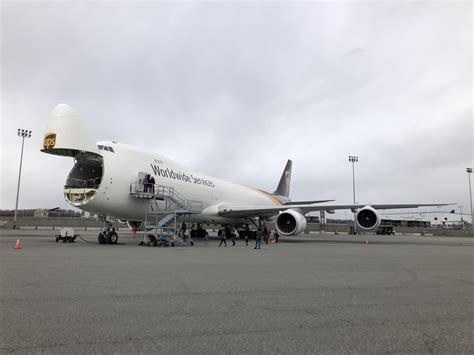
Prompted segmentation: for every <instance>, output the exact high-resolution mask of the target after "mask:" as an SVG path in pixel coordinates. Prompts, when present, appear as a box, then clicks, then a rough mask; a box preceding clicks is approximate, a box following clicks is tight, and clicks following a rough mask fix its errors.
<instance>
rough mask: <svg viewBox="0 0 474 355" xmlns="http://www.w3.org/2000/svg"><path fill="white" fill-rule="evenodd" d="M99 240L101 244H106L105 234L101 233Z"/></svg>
mask: <svg viewBox="0 0 474 355" xmlns="http://www.w3.org/2000/svg"><path fill="white" fill-rule="evenodd" d="M97 240H98V242H99V244H105V235H104V233H102V232H100V233H99V236H98V237H97Z"/></svg>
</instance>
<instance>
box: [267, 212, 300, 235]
mask: <svg viewBox="0 0 474 355" xmlns="http://www.w3.org/2000/svg"><path fill="white" fill-rule="evenodd" d="M275 226H276V229H277V230H278V233H280V234H283V235H294V234H300V233H301V232H303V231H304V230H305V229H306V218H305V216H303V215H302V214H301V213H300V212H298V211H297V210H291V209H290V210H286V211H283V212H281V213H280V214H279V215H278V217H277V218H276V222H275Z"/></svg>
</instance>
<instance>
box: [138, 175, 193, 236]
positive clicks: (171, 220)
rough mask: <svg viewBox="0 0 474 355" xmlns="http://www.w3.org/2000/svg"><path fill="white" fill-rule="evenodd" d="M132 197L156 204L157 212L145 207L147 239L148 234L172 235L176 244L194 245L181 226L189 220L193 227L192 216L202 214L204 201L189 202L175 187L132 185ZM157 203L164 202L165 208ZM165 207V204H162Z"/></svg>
mask: <svg viewBox="0 0 474 355" xmlns="http://www.w3.org/2000/svg"><path fill="white" fill-rule="evenodd" d="M130 195H131V196H133V197H134V198H138V199H142V200H143V199H144V200H149V201H150V202H154V204H155V206H156V207H157V211H153V210H152V211H150V210H148V209H147V208H146V207H145V220H144V221H143V229H144V231H145V238H146V234H147V232H150V231H154V233H155V237H156V236H157V235H158V231H160V234H170V235H171V236H172V238H173V239H174V241H175V243H176V244H182V245H189V244H191V243H192V241H191V239H190V237H188V236H186V235H184V234H183V233H181V230H180V226H181V224H180V223H182V222H184V221H186V219H189V224H188V225H189V226H190V225H191V216H192V215H193V214H199V213H201V212H202V201H196V200H189V199H186V198H185V197H184V196H182V195H181V194H179V193H178V192H177V191H176V189H175V188H174V187H171V186H164V185H157V184H154V185H148V187H147V188H145V187H144V186H143V184H137V183H131V184H130ZM157 201H164V202H165V204H164V207H161V209H160V207H159V206H160V205H159V204H158V203H157ZM161 206H163V204H161Z"/></svg>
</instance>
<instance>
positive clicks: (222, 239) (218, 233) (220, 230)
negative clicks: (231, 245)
mask: <svg viewBox="0 0 474 355" xmlns="http://www.w3.org/2000/svg"><path fill="white" fill-rule="evenodd" d="M217 235H218V237H219V239H220V240H221V242H220V243H219V246H221V245H222V243H224V246H225V247H226V246H227V243H226V241H225V232H224V231H223V230H222V229H219V232H217Z"/></svg>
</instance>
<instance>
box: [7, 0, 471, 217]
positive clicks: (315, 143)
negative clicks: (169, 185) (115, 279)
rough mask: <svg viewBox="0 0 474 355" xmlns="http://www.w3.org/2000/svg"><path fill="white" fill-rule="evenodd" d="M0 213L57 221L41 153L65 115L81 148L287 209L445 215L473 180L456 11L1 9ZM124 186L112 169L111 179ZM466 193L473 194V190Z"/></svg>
mask: <svg viewBox="0 0 474 355" xmlns="http://www.w3.org/2000/svg"><path fill="white" fill-rule="evenodd" d="M0 6H1V36H2V37H1V42H2V43H1V51H2V52H1V60H2V61H1V70H2V71H1V75H2V77H1V105H2V106H1V150H2V152H1V157H2V159H1V162H0V168H1V204H0V208H2V209H13V208H14V207H15V197H16V186H17V179H18V168H19V158H20V149H21V139H20V138H19V137H17V128H26V129H31V130H32V131H33V135H32V137H31V138H30V139H28V140H27V141H26V142H25V152H24V161H23V172H22V182H21V195H20V203H19V208H37V207H46V208H52V207H56V206H60V207H65V206H66V204H65V202H64V198H63V193H62V189H63V185H64V182H65V180H66V177H67V174H68V172H69V170H70V169H71V167H72V165H73V162H72V159H71V158H63V157H56V156H51V155H47V154H43V153H41V152H40V151H39V149H40V147H41V144H42V140H43V135H44V133H45V129H46V122H47V117H48V115H49V114H50V112H51V111H52V110H53V108H54V106H55V105H56V104H58V103H61V102H64V103H67V104H69V105H71V106H72V107H73V108H75V109H76V111H78V112H79V114H80V115H81V117H82V119H83V121H84V123H85V125H86V126H87V127H88V129H89V131H90V132H91V135H93V137H94V138H95V139H96V140H116V141H119V142H123V143H127V144H130V145H133V146H136V147H138V148H142V149H147V150H151V151H156V152H159V153H161V154H163V155H165V156H167V157H169V158H172V159H174V160H176V161H178V162H180V163H182V164H183V165H187V166H189V167H190V168H192V169H194V170H196V171H198V172H202V173H205V174H209V175H212V176H216V177H220V178H223V179H228V180H231V181H235V182H238V183H242V184H246V185H250V186H254V187H258V188H262V189H265V190H268V191H273V190H274V189H275V188H276V186H277V184H278V180H279V178H280V174H281V171H282V169H283V167H284V165H285V163H286V160H287V159H288V158H291V159H292V160H293V176H292V186H291V190H290V194H291V197H292V199H293V200H301V199H326V198H332V199H336V200H337V202H340V203H349V202H352V170H351V164H350V163H349V162H348V155H349V154H353V155H358V156H359V162H358V163H357V164H356V190H357V200H358V202H373V203H375V202H378V203H392V202H393V203H416V202H424V203H430V202H431V203H433V202H458V203H461V204H462V205H464V206H465V208H464V210H465V211H468V208H469V189H468V176H467V173H466V167H468V166H471V167H472V166H473V138H472V137H473V112H472V108H473V107H472V104H473V95H472V94H473V91H472V90H473V89H472V82H473V75H472V74H473V73H472V63H473V52H472V48H473V39H472V14H473V12H472V5H471V3H470V2H437V3H434V2H418V3H417V2H383V3H374V2H347V3H346V2H332V3H330V2H313V3H311V2H305V3H285V2H278V3H272V2H245V3H240V2H239V3H237V2H235V3H231V2H222V3H210V2H205V3H204V2H202V3H199V2H183V3H165V2H138V3H137V2H133V3H132V2H114V1H107V2H105V1H104V2H87V3H86V2H64V3H60V2H52V3H47V2H42V3H28V2H8V1H7V2H5V1H3V2H2V3H1V5H0ZM124 169H126V166H124ZM473 182H474V181H473Z"/></svg>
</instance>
